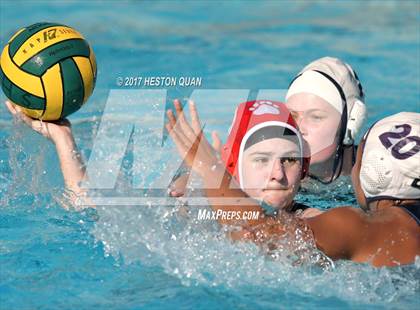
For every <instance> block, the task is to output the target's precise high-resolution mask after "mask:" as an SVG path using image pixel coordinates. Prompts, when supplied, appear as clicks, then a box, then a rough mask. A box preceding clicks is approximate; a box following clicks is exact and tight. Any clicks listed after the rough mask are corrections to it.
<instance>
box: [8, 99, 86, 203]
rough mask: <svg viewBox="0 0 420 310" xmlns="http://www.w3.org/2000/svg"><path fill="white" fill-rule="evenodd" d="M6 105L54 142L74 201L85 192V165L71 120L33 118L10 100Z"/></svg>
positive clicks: (14, 114)
mask: <svg viewBox="0 0 420 310" xmlns="http://www.w3.org/2000/svg"><path fill="white" fill-rule="evenodd" d="M6 107H7V108H8V110H9V111H10V113H11V114H12V115H13V116H14V117H17V118H18V119H20V120H22V121H23V122H24V123H25V124H26V125H28V126H29V127H30V128H32V129H33V130H34V131H36V132H37V133H39V134H41V135H42V136H44V137H46V138H47V139H49V140H51V141H52V142H53V143H54V145H55V148H56V150H57V155H58V158H59V160H60V167H61V171H62V173H63V178H64V183H65V186H66V188H67V189H68V190H69V192H70V194H71V195H70V198H71V200H72V201H73V202H74V201H75V199H77V197H79V196H80V195H82V194H83V192H84V191H83V189H82V188H81V187H80V182H81V181H82V180H83V179H84V177H85V167H84V164H83V161H82V158H81V156H80V153H79V152H78V150H77V146H76V143H75V141H74V138H73V134H72V130H71V124H70V122H69V121H68V120H66V119H64V120H61V121H57V122H41V121H39V120H35V119H32V118H30V117H28V116H27V115H25V114H24V113H23V112H22V109H21V108H20V107H19V106H17V105H15V104H13V103H11V102H10V101H6Z"/></svg>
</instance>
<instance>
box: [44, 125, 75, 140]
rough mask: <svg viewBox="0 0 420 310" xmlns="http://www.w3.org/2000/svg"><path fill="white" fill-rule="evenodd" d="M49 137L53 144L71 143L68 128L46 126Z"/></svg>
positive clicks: (71, 136)
mask: <svg viewBox="0 0 420 310" xmlns="http://www.w3.org/2000/svg"><path fill="white" fill-rule="evenodd" d="M48 133H49V136H50V138H51V140H52V142H54V143H55V144H62V143H69V142H71V143H73V141H74V139H73V133H72V131H71V128H70V127H60V126H56V125H51V124H50V125H49V126H48Z"/></svg>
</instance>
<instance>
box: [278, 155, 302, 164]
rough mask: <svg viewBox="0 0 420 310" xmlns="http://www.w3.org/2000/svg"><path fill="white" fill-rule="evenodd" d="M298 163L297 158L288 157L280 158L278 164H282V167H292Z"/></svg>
mask: <svg viewBox="0 0 420 310" xmlns="http://www.w3.org/2000/svg"><path fill="white" fill-rule="evenodd" d="M298 161H299V158H297V157H292V156H290V157H282V158H281V159H280V162H281V163H282V164H283V165H293V164H294V163H296V162H298Z"/></svg>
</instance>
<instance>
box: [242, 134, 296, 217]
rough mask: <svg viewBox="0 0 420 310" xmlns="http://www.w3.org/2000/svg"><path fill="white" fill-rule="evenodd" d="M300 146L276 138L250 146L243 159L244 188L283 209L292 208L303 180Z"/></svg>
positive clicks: (252, 195)
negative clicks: (301, 179)
mask: <svg viewBox="0 0 420 310" xmlns="http://www.w3.org/2000/svg"><path fill="white" fill-rule="evenodd" d="M301 169H302V165H301V161H300V150H299V146H298V145H297V144H296V143H294V142H292V141H290V140H287V139H280V138H273V139H268V140H264V141H261V142H258V143H255V144H254V145H252V146H250V147H249V148H248V149H246V150H245V152H244V154H243V159H242V182H243V184H242V185H243V186H242V187H243V189H244V190H245V192H246V193H247V194H248V195H250V196H251V197H253V198H255V199H259V200H263V201H264V202H266V203H268V204H270V205H271V206H272V207H273V208H277V209H282V208H286V207H288V206H290V205H291V203H292V202H293V198H294V197H295V195H296V192H297V190H298V188H299V184H300V177H301Z"/></svg>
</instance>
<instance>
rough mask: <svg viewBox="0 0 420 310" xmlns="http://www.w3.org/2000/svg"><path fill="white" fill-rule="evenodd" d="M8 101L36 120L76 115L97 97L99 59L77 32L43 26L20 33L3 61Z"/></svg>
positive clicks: (0, 72)
mask: <svg viewBox="0 0 420 310" xmlns="http://www.w3.org/2000/svg"><path fill="white" fill-rule="evenodd" d="M0 69H1V70H0V78H1V86H2V89H3V92H4V93H5V95H6V96H7V97H8V98H9V99H10V100H11V101H12V102H14V103H15V104H17V105H19V106H21V107H22V110H23V111H24V112H25V113H26V114H27V115H28V116H30V117H33V118H37V119H42V120H47V121H53V120H58V119H61V118H64V117H66V116H68V115H70V114H71V113H73V112H76V111H77V110H78V109H80V107H81V106H82V105H83V104H84V103H85V102H86V100H87V99H88V98H89V96H90V95H91V94H92V91H93V88H94V87H95V81H96V61H95V54H94V53H93V50H92V48H91V47H90V46H89V44H88V42H87V41H86V40H85V39H84V38H83V36H82V35H81V34H80V33H79V32H77V31H76V30H74V29H73V28H71V27H68V26H65V25H60V24H53V23H37V24H34V25H31V26H29V27H26V28H23V29H21V30H19V31H18V32H17V33H16V34H15V35H13V37H12V38H11V39H10V40H9V42H8V43H7V45H6V46H5V47H4V49H3V52H2V54H1V58H0Z"/></svg>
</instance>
